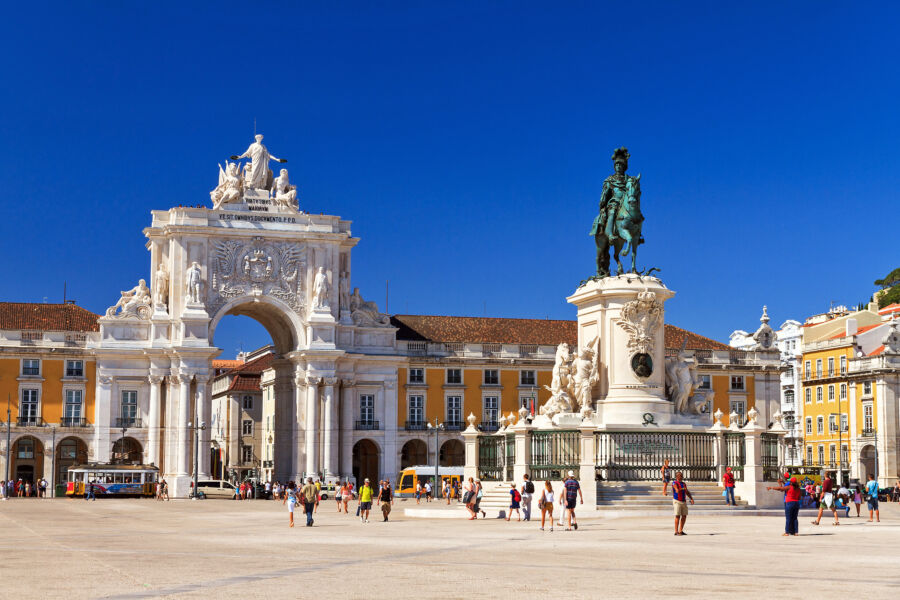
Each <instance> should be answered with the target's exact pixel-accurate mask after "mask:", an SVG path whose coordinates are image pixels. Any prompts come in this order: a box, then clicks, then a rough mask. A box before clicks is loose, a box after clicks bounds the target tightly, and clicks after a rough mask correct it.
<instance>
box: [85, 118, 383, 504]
mask: <svg viewBox="0 0 900 600" xmlns="http://www.w3.org/2000/svg"><path fill="white" fill-rule="evenodd" d="M262 140H263V136H261V135H257V136H256V139H255V141H254V142H253V143H251V145H250V146H249V148H248V149H247V151H246V152H244V153H243V154H241V155H235V156H232V157H231V159H232V160H231V161H224V165H223V164H220V165H219V178H218V185H216V187H215V189H214V190H213V191H212V192H210V201H209V206H208V207H196V208H192V207H186V206H178V207H175V208H170V209H169V210H154V211H152V223H151V224H150V226H149V227H147V228H146V229H144V234H145V236H146V238H147V249H148V250H149V254H150V265H149V273H150V274H151V276H150V284H149V285H147V281H146V280H144V279H141V280H139V282H138V284H137V285H136V286H135V287H133V288H131V289H129V290H126V291H123V292H122V293H121V298H120V299H119V300H118V302H117V303H116V304H115V305H114V306H111V307H110V308H109V309H108V310H107V312H106V314H105V315H104V316H103V317H102V318H101V319H100V331H101V335H100V338H101V339H100V342H99V343H98V345H97V347H96V349H95V350H96V355H97V366H98V384H97V403H96V415H95V418H96V423H97V427H96V433H95V439H94V448H93V449H92V450H93V455H94V457H95V460H98V461H101V462H102V461H108V460H109V458H110V456H109V455H110V447H111V443H112V441H113V440H114V439H116V438H118V436H120V435H121V436H122V437H123V438H124V437H125V436H126V434H127V435H128V436H129V437H133V438H135V439H136V441H137V442H138V443H139V444H141V446H142V448H143V453H144V460H145V462H146V463H150V464H155V465H157V466H158V467H159V468H160V473H161V476H162V477H165V478H166V479H167V480H168V482H169V484H170V487H171V489H172V491H173V492H174V494H175V495H177V496H185V495H187V494H188V493H189V490H190V478H191V474H192V473H193V471H194V464H195V463H194V460H195V457H194V453H195V451H196V453H197V456H196V463H197V465H198V470H199V476H200V477H201V478H203V477H208V472H209V469H210V456H209V455H210V428H211V419H212V415H211V400H210V396H211V394H210V392H211V390H210V381H211V379H212V376H213V370H212V366H211V365H212V360H213V358H215V357H216V356H218V355H219V353H220V350H219V349H218V348H216V347H215V333H216V327H217V325H218V324H219V322H220V320H221V319H222V317H223V316H225V315H246V316H249V317H252V318H254V319H256V320H257V321H258V322H259V323H261V324H262V325H263V326H264V327H265V328H266V329H267V330H268V332H269V334H270V335H271V337H272V341H273V344H274V346H275V350H276V352H277V355H278V358H277V360H275V362H274V363H273V365H274V370H275V384H274V389H275V408H274V420H275V422H274V438H275V439H274V440H271V443H272V444H273V446H274V469H275V478H276V479H279V480H281V481H286V480H298V479H299V478H300V477H302V476H304V475H307V474H309V475H313V474H318V475H324V476H325V478H331V477H341V476H343V477H347V476H349V475H350V474H351V468H352V467H351V460H352V458H351V454H352V444H353V439H352V436H351V434H352V430H353V425H352V424H353V420H354V417H355V415H354V410H358V407H357V408H355V403H354V402H353V398H354V397H355V394H354V391H355V390H359V389H363V390H365V391H366V392H367V393H371V394H372V396H373V397H374V398H375V402H376V411H377V412H378V413H381V414H382V417H383V418H384V419H385V421H389V422H390V421H393V422H395V421H396V419H397V416H396V410H397V399H396V394H397V381H396V377H397V368H398V365H399V362H398V361H399V357H398V356H397V355H396V352H395V337H396V335H395V333H396V329H395V328H394V327H392V326H391V325H390V319H389V318H388V317H387V316H386V315H384V314H382V313H380V312H379V310H378V307H377V306H376V305H375V303H373V302H367V301H365V300H363V299H362V297H361V296H360V294H359V291H358V290H357V289H354V290H353V292H352V293H351V291H350V290H351V289H352V288H351V272H352V271H351V252H352V250H353V248H354V246H356V244H357V243H358V241H359V239H358V238H355V237H353V233H352V231H351V222H350V221H347V220H343V219H341V218H340V217H337V216H331V215H321V214H312V213H311V212H309V211H307V210H304V208H303V207H301V206H300V205H299V203H298V196H297V190H296V188H295V186H293V185H291V183H290V181H289V175H288V171H287V169H284V168H280V169H278V171H279V172H278V173H277V174H276V173H275V172H274V171H273V167H274V166H275V164H274V163H283V162H286V161H285V160H284V159H279V158H276V157H275V156H273V155H272V154H270V153H269V151H268V149H267V148H266V146H265V145H264V144H263V142H262ZM125 389H128V390H131V389H135V390H136V391H137V396H138V397H137V398H136V399H135V404H136V405H138V408H137V409H136V410H134V411H133V412H132V410H131V408H130V405H129V404H128V403H126V402H124V401H122V400H121V397H122V393H123V390H125ZM135 414H145V415H147V421H148V422H147V423H136V422H135V418H134V415H135ZM357 418H358V417H357ZM198 425H201V426H202V427H203V428H200V427H198ZM195 436H197V438H195ZM376 443H382V444H383V445H384V446H387V445H389V444H391V443H393V442H390V441H383V442H378V441H376ZM195 448H196V449H197V450H195ZM380 454H381V456H383V457H394V456H396V455H397V452H396V449H395V448H388V447H381V448H380ZM383 467H384V469H386V471H387V472H393V471H395V470H396V465H390V464H384V465H383Z"/></svg>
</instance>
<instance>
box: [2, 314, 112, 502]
mask: <svg viewBox="0 0 900 600" xmlns="http://www.w3.org/2000/svg"><path fill="white" fill-rule="evenodd" d="M97 318H98V315H96V314H94V313H92V312H90V311H87V310H85V309H83V308H81V307H79V306H76V305H75V304H72V303H68V304H31V303H19V302H0V394H2V395H0V398H2V399H6V400H7V401H8V403H9V412H8V415H9V419H8V423H7V426H8V430H9V434H10V435H9V437H10V445H11V447H12V448H11V450H12V451H11V452H9V451H8V450H9V449H8V448H7V446H6V435H5V434H6V431H3V432H2V433H3V435H0V448H2V457H0V460H2V462H0V479H6V478H7V472H8V473H9V477H10V478H11V479H13V480H16V481H18V480H19V479H21V480H23V482H24V481H32V482H36V481H38V480H40V479H41V478H43V479H45V480H46V481H47V482H48V484H49V485H50V486H53V485H54V484H57V483H63V482H65V480H66V469H68V467H69V466H71V465H73V464H77V463H83V462H86V461H87V460H88V457H89V456H88V448H89V447H90V446H91V438H92V437H93V428H92V423H93V420H94V419H93V415H94V388H95V362H94V357H93V354H92V352H91V351H90V350H89V349H88V345H89V342H91V341H92V338H94V337H96V336H97V335H98V334H97V333H96V332H97V331H98V330H99V327H98V325H97ZM0 411H2V407H0ZM4 429H7V428H6V427H4Z"/></svg>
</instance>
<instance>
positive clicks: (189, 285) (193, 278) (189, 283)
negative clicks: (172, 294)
mask: <svg viewBox="0 0 900 600" xmlns="http://www.w3.org/2000/svg"><path fill="white" fill-rule="evenodd" d="M184 288H185V294H186V300H187V302H188V304H202V302H203V300H202V299H201V298H202V297H203V296H202V293H203V271H201V270H200V263H198V262H197V261H194V262H192V263H191V266H190V267H189V268H188V270H187V271H185V272H184Z"/></svg>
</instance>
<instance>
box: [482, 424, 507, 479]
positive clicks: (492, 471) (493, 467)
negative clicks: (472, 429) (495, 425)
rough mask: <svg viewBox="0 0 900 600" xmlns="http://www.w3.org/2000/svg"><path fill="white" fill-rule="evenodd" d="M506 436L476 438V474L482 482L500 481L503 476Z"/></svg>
mask: <svg viewBox="0 0 900 600" xmlns="http://www.w3.org/2000/svg"><path fill="white" fill-rule="evenodd" d="M505 452H506V436H500V435H480V436H478V473H479V477H480V478H481V479H483V480H484V481H501V480H502V479H503V477H504V476H505V468H504V467H505V465H504V462H505V459H506V456H505Z"/></svg>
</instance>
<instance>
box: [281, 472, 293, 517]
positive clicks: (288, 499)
mask: <svg viewBox="0 0 900 600" xmlns="http://www.w3.org/2000/svg"><path fill="white" fill-rule="evenodd" d="M285 503H287V505H288V514H289V515H290V525H288V527H293V526H294V508H296V506H297V495H296V494H295V493H294V482H293V481H292V482H290V483H289V484H288V489H287V493H286V494H285V495H284V500H282V501H281V505H282V506H284V505H285Z"/></svg>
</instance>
